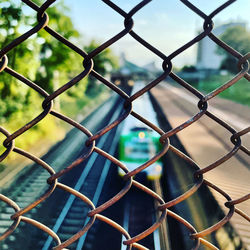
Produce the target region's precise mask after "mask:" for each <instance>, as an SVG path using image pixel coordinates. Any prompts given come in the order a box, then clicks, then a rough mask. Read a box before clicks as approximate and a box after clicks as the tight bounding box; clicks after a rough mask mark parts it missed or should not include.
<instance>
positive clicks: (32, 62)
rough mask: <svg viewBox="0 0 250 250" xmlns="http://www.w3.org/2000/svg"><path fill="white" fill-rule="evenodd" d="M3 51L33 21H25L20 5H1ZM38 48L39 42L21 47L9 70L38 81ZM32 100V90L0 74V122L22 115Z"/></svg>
mask: <svg viewBox="0 0 250 250" xmlns="http://www.w3.org/2000/svg"><path fill="white" fill-rule="evenodd" d="M0 15H1V16H2V17H4V18H1V21H0V49H1V48H3V47H5V46H6V45H7V44H9V43H10V42H11V41H13V40H14V39H16V38H17V37H19V36H20V35H21V34H22V32H21V31H20V30H21V29H22V28H23V27H25V26H27V25H28V24H29V23H30V22H31V21H32V20H31V19H32V17H24V16H23V15H22V11H21V4H17V3H12V4H10V3H9V1H6V0H3V1H2V2H1V4H0ZM38 54H39V45H38V44H37V43H36V39H35V38H34V37H33V38H30V39H28V41H25V42H24V43H22V44H20V45H18V46H17V47H15V48H14V49H12V50H11V51H10V52H8V53H7V56H8V61H9V62H8V66H9V67H11V68H12V69H14V70H16V71H18V72H21V73H22V74H23V75H25V76H26V77H27V78H29V79H31V80H35V72H36V71H37V68H38V67H39V65H40V62H39V60H37V59H38ZM31 98H32V93H31V90H30V89H29V88H28V87H27V86H25V85H24V84H22V83H20V82H19V81H18V80H16V79H15V78H14V77H12V76H10V75H9V74H7V73H5V72H1V74H0V106H1V109H0V122H4V121H6V119H7V118H10V117H11V116H12V115H13V114H14V113H16V112H21V111H22V110H24V109H25V107H26V106H27V105H28V104H29V103H30V101H31Z"/></svg>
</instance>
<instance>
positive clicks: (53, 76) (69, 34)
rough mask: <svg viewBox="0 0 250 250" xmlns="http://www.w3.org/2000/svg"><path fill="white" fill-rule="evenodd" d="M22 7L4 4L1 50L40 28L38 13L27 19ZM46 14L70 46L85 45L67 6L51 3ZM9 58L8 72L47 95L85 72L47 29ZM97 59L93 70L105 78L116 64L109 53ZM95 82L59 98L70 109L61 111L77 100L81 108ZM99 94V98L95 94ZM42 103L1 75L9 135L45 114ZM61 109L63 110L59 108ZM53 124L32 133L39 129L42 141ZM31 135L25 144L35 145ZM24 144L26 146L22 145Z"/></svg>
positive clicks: (0, 120) (0, 8) (5, 0)
mask: <svg viewBox="0 0 250 250" xmlns="http://www.w3.org/2000/svg"><path fill="white" fill-rule="evenodd" d="M10 2H11V3H10ZM18 2H20V1H9V0H1V3H0V15H1V16H2V17H4V18H1V20H0V49H1V48H3V47H5V46H6V45H8V44H9V43H10V42H11V41H13V40H15V39H16V38H17V37H19V36H20V35H22V34H23V33H24V32H26V31H27V30H30V29H31V28H32V27H34V26H35V25H36V24H37V19H36V12H35V11H33V10H31V9H29V11H28V12H27V13H28V14H27V13H26V15H24V13H23V11H22V7H23V6H22V5H23V4H22V3H18ZM34 2H35V3H36V4H38V5H41V4H42V3H43V2H44V1H42V0H34ZM46 12H47V13H48V15H49V26H50V27H51V28H52V29H54V30H55V31H56V32H58V33H59V34H61V35H62V36H64V37H65V38H66V39H68V40H70V41H73V42H75V41H76V40H81V39H80V38H81V37H80V34H79V32H78V31H77V30H76V29H75V27H74V25H73V23H72V21H71V19H70V17H69V15H68V14H69V9H68V8H67V7H66V6H65V5H64V3H63V1H60V2H58V3H56V4H53V5H52V6H51V7H50V8H49V9H48V10H47V11H46ZM82 46H83V45H82ZM97 46H98V44H97V43H96V42H95V41H92V42H91V43H90V45H88V46H86V49H88V51H91V50H93V49H94V48H96V47H97ZM7 56H8V60H9V63H8V66H9V67H10V68H12V69H14V70H15V71H17V72H18V73H20V74H21V75H23V76H25V77H26V78H28V79H30V80H32V81H33V82H35V83H36V84H37V85H39V86H41V87H42V88H43V89H44V90H46V91H47V92H48V93H52V92H53V91H55V90H56V89H58V88H59V87H60V86H62V85H64V84H66V83H67V82H68V81H70V80H71V79H72V78H74V77H75V76H77V75H78V74H79V73H81V72H82V71H83V70H84V67H83V64H82V62H83V58H82V57H81V56H79V55H78V54H77V53H76V52H74V51H73V50H71V49H69V48H68V47H67V46H66V45H64V44H63V43H61V42H59V41H58V40H57V39H55V38H54V37H53V36H51V35H50V34H48V33H47V32H46V31H45V30H41V31H39V32H38V33H37V34H35V35H33V36H32V37H30V38H28V39H27V40H26V41H25V42H23V43H21V44H19V45H18V46H17V47H16V48H14V49H12V50H11V51H10V52H8V53H7ZM94 60H95V69H96V70H97V71H98V72H99V73H101V74H105V73H106V72H107V71H108V70H109V68H110V67H115V66H116V65H117V63H116V61H115V57H114V56H113V54H112V53H111V51H110V49H107V50H105V51H104V52H103V53H101V54H100V55H98V56H96V57H95V59H94ZM93 82H94V83H95V81H94V80H93V79H87V78H86V77H85V78H84V79H83V80H81V81H80V82H79V83H77V84H76V85H75V86H73V87H72V88H70V89H69V90H67V91H66V92H65V94H63V95H62V96H60V98H56V102H57V103H59V100H60V101H61V102H62V101H63V102H65V103H66V105H65V104H64V105H61V106H62V108H63V107H67V103H71V105H72V104H73V102H75V103H78V101H77V100H80V101H79V103H81V105H80V106H81V108H82V105H84V104H85V103H86V100H87V98H86V97H85V96H86V95H87V94H88V93H87V91H86V89H87V88H88V86H91V87H90V88H92V89H93V87H96V86H97V85H95V86H94V85H93ZM97 87H98V86H97ZM97 89H99V87H98V88H97ZM99 90H100V89H99ZM95 92H96V93H97V91H96V90H95ZM42 101H43V98H41V97H40V96H39V94H37V93H36V92H35V91H34V90H32V89H31V88H29V87H28V86H26V85H25V84H24V83H22V82H20V81H18V80H17V79H15V78H14V77H12V76H10V75H9V74H7V73H6V72H1V74H0V107H1V108H0V124H1V125H3V126H4V127H6V128H8V129H10V132H12V131H15V130H16V129H17V128H19V127H20V126H23V125H24V124H25V123H26V122H28V121H30V120H31V119H33V118H34V117H35V116H36V115H38V114H39V112H41V103H42ZM55 106H56V105H55ZM58 107H60V103H59V105H58ZM62 112H63V110H62ZM72 115H74V114H72ZM53 123H55V121H53V122H48V123H47V124H48V126H42V125H41V124H40V123H39V124H38V125H37V126H35V128H34V130H37V131H36V134H37V135H38V137H39V136H44V135H45V134H46V133H47V132H49V131H52V130H53V129H52V128H54V127H55V126H54V124H53ZM6 124H7V125H6ZM5 125H6V126H5ZM27 133H28V132H27ZM28 134H29V136H28V137H27V138H26V139H27V141H28V140H30V142H33V141H35V140H37V139H38V137H37V136H36V134H35V133H32V131H31V132H29V133H28ZM32 138H33V139H32ZM21 144H27V143H26V142H24V141H21Z"/></svg>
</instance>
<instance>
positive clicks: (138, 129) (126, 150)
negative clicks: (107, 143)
mask: <svg viewBox="0 0 250 250" xmlns="http://www.w3.org/2000/svg"><path fill="white" fill-rule="evenodd" d="M144 86H145V85H144V83H143V82H135V84H134V86H133V90H132V94H133V93H135V92H137V91H138V90H140V89H142V88H143V87H144ZM133 111H135V112H136V113H138V114H139V115H141V116H142V117H144V118H146V119H147V120H149V121H150V122H151V123H153V124H155V125H157V126H158V121H157V118H156V113H155V111H154V109H153V106H152V103H151V101H150V97H149V94H148V93H145V94H143V95H142V96H141V97H139V98H137V99H136V100H135V101H133ZM159 139H160V135H159V134H158V133H157V132H155V131H154V130H153V129H151V128H150V127H148V126H147V125H146V124H144V123H143V122H141V121H140V120H138V119H136V118H135V117H133V116H132V115H129V116H128V117H127V118H126V119H125V121H124V126H123V129H122V132H121V134H120V138H119V160H120V161H121V162H122V163H123V164H125V165H126V167H127V168H128V170H129V171H132V170H134V169H135V168H137V167H139V166H140V165H142V164H143V163H145V162H146V161H148V160H149V159H151V158H152V157H153V156H155V155H156V154H157V153H158V152H159V151H160V150H161V148H162V146H161V143H160V141H159ZM118 172H119V175H120V176H124V175H125V173H124V171H123V170H122V169H120V168H119V171H118ZM161 175H162V161H161V160H157V161H156V162H154V163H153V164H151V165H150V166H149V167H147V168H146V169H144V170H143V171H141V172H140V173H138V174H137V175H136V178H144V177H145V176H146V178H147V179H148V180H154V179H159V178H160V177H161Z"/></svg>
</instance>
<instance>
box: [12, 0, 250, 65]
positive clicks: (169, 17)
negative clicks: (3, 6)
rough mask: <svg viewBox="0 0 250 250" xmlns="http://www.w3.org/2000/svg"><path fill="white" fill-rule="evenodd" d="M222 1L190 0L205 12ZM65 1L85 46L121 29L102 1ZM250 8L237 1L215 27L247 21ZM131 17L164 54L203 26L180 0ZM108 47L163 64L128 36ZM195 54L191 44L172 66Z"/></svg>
mask: <svg viewBox="0 0 250 250" xmlns="http://www.w3.org/2000/svg"><path fill="white" fill-rule="evenodd" d="M14 1H17V0H14ZM18 1H20V0H18ZM44 1H45V0H44ZM60 1H61V0H57V2H60ZM225 1H226V0H209V1H208V0H190V2H191V3H193V4H194V5H196V6H197V7H199V8H200V9H201V10H202V11H203V12H205V13H206V14H209V13H211V12H212V11H213V10H214V9H216V8H217V7H218V6H220V5H221V4H223V3H225ZM113 2H114V3H115V4H117V5H118V6H120V7H121V8H122V9H124V10H125V11H127V12H128V11H129V10H130V9H132V8H133V7H134V6H135V5H137V4H138V3H139V2H141V1H140V0H113ZM64 3H65V5H66V6H68V7H69V8H70V11H69V13H68V14H69V15H70V16H71V18H72V21H73V23H74V25H75V28H76V29H77V30H78V31H79V32H80V33H81V34H82V37H83V41H81V42H82V43H83V44H85V45H86V44H88V43H89V42H90V41H91V40H92V39H95V40H96V41H98V42H99V43H103V42H105V41H106V40H108V39H110V38H111V37H113V36H114V35H116V34H117V33H119V32H120V31H121V30H122V29H123V28H124V25H123V22H124V18H123V17H122V16H120V15H119V14H118V13H116V12H115V11H114V10H113V9H111V8H110V7H109V6H108V5H107V4H105V3H104V2H103V1H102V0H78V1H77V0H64ZM27 8H28V7H27ZM249 10H250V0H237V1H236V2H234V3H233V4H231V5H230V6H229V7H227V8H226V9H224V10H223V11H222V12H220V13H219V14H218V15H216V16H215V17H214V19H213V20H214V26H215V28H216V27H217V26H219V25H221V24H225V23H228V22H230V21H234V22H238V21H245V22H247V23H249V21H250V14H249ZM133 19H134V27H133V30H134V31H135V32H136V33H138V34H139V35H140V36H141V37H142V38H144V39H145V40H146V41H148V42H149V43H150V44H152V45H153V46H155V47H156V48H157V49H158V50H160V51H162V52H163V53H164V54H166V55H169V54H171V53H172V52H173V51H175V50H176V49H178V48H179V47H181V46H182V45H184V44H185V43H187V42H188V41H190V40H191V39H193V38H194V37H195V36H196V35H197V33H198V32H199V31H201V30H202V27H203V19H202V18H201V17H199V16H198V15H197V14H196V13H194V12H192V11H191V10H190V9H189V8H188V7H186V6H185V5H184V4H183V3H182V2H181V1H180V0H152V1H151V2H150V3H149V4H147V5H146V6H145V7H143V8H142V9H141V10H140V11H139V12H137V13H136V14H135V15H134V16H133ZM248 28H249V25H248ZM111 49H112V50H113V51H114V53H115V54H116V55H118V56H120V55H121V53H125V55H126V58H127V59H128V60H129V61H131V62H133V63H136V64H138V65H141V66H143V65H146V64H148V63H150V62H156V64H157V65H158V66H159V67H160V65H161V64H162V60H161V59H159V58H158V57H157V56H156V55H154V54H153V53H152V52H150V51H148V50H147V49H146V48H144V47H143V46H142V45H140V44H138V42H136V41H135V40H134V39H133V38H132V37H131V36H130V35H126V36H125V37H123V38H122V39H121V40H119V41H118V42H116V43H115V44H114V45H112V46H111ZM196 53H197V45H194V46H192V47H191V48H189V49H188V50H186V51H185V52H183V53H181V54H180V55H178V56H177V57H176V58H174V59H173V60H172V62H173V65H174V66H175V67H177V68H180V67H182V66H184V65H192V64H195V62H196Z"/></svg>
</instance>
